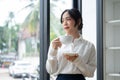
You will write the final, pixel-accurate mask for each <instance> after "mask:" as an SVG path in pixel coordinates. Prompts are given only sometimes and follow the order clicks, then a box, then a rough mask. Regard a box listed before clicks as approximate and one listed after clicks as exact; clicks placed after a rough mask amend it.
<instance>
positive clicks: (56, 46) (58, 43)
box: [52, 38, 62, 49]
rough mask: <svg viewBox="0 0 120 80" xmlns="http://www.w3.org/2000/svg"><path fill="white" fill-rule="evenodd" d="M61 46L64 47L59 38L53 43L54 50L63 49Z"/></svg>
mask: <svg viewBox="0 0 120 80" xmlns="http://www.w3.org/2000/svg"><path fill="white" fill-rule="evenodd" d="M61 46H62V43H61V42H60V39H59V38H56V39H54V40H53V41H52V47H53V48H54V49H58V47H61Z"/></svg>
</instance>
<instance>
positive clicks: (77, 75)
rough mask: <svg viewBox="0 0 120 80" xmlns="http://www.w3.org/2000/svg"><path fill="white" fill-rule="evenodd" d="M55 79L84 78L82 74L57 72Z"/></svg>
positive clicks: (82, 79)
mask: <svg viewBox="0 0 120 80" xmlns="http://www.w3.org/2000/svg"><path fill="white" fill-rule="evenodd" d="M56 80H85V77H84V76H83V75H82V74H59V75H58V76H57V79H56Z"/></svg>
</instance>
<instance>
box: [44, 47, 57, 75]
mask: <svg viewBox="0 0 120 80" xmlns="http://www.w3.org/2000/svg"><path fill="white" fill-rule="evenodd" d="M56 55H57V50H55V49H53V48H52V47H51V45H50V47H49V51H48V56H47V61H46V70H47V72H48V73H49V74H53V73H55V72H56V71H57V66H58V65H57V64H58V63H57V57H56Z"/></svg>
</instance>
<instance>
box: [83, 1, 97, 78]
mask: <svg viewBox="0 0 120 80" xmlns="http://www.w3.org/2000/svg"><path fill="white" fill-rule="evenodd" d="M82 16H83V32H82V33H83V38H85V39H87V40H89V41H91V42H92V43H93V44H94V45H95V47H96V0H82ZM96 79H97V78H96V72H95V76H94V77H93V78H89V79H87V80H96Z"/></svg>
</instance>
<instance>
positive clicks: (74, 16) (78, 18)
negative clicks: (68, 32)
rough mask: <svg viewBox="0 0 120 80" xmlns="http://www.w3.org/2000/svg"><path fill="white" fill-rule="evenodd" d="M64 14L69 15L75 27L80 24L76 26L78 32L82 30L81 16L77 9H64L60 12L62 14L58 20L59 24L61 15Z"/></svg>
mask: <svg viewBox="0 0 120 80" xmlns="http://www.w3.org/2000/svg"><path fill="white" fill-rule="evenodd" d="M65 12H68V14H69V15H70V17H71V18H72V19H74V20H75V26H76V25H77V24H79V22H81V24H80V25H79V26H78V30H82V28H83V21H82V16H81V13H80V11H79V10H78V9H75V8H74V9H66V10H64V11H63V12H62V14H61V19H60V22H61V23H62V17H63V14H64V13H65Z"/></svg>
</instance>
